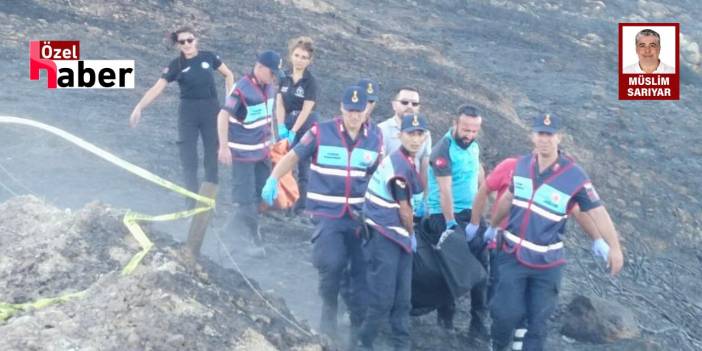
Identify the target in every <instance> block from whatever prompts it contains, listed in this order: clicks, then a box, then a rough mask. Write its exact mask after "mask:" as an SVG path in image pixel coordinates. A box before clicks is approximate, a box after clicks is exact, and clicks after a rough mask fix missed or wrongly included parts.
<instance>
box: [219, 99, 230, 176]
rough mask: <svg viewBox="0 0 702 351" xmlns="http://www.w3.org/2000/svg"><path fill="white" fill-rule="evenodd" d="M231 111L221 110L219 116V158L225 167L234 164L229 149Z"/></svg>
mask: <svg viewBox="0 0 702 351" xmlns="http://www.w3.org/2000/svg"><path fill="white" fill-rule="evenodd" d="M230 116H231V115H230V114H229V111H227V110H224V109H222V110H219V114H217V137H218V138H219V151H218V152H217V158H218V159H219V162H221V163H223V164H225V165H231V164H232V151H231V150H230V149H229V117H230Z"/></svg>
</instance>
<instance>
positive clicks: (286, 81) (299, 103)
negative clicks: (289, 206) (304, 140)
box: [276, 37, 317, 214]
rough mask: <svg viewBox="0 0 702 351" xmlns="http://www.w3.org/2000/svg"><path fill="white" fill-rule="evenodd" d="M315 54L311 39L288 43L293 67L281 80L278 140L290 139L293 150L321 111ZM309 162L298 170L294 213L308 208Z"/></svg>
mask: <svg viewBox="0 0 702 351" xmlns="http://www.w3.org/2000/svg"><path fill="white" fill-rule="evenodd" d="M313 53H314V48H313V42H312V39H310V38H309V37H298V38H293V39H292V40H290V42H289V43H288V55H289V60H290V63H291V64H292V67H291V69H290V70H287V71H286V72H285V77H284V78H283V79H281V80H280V88H279V90H278V95H277V98H276V119H277V121H278V138H280V139H283V138H287V139H288V145H289V147H290V148H292V147H293V145H295V144H296V143H297V142H298V141H299V140H300V138H301V137H302V136H303V135H304V134H305V133H306V132H307V130H309V129H310V127H311V126H312V124H313V123H315V122H317V112H315V111H313V109H314V106H315V104H316V102H317V80H316V79H315V78H314V76H313V75H312V72H310V70H309V69H308V67H309V65H310V63H312V54H313ZM309 168H310V164H309V162H300V163H299V164H298V168H297V185H298V188H299V190H300V198H299V199H298V200H297V203H295V207H294V212H295V213H296V214H299V213H300V212H302V211H303V210H304V209H305V200H306V198H307V181H308V179H309Z"/></svg>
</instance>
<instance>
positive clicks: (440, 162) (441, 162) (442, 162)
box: [434, 156, 448, 168]
mask: <svg viewBox="0 0 702 351" xmlns="http://www.w3.org/2000/svg"><path fill="white" fill-rule="evenodd" d="M434 165H436V167H437V168H446V166H448V160H446V158H444V157H443V156H439V157H437V158H436V160H434Z"/></svg>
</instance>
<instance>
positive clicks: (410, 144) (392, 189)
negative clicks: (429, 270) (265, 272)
mask: <svg viewBox="0 0 702 351" xmlns="http://www.w3.org/2000/svg"><path fill="white" fill-rule="evenodd" d="M427 133H428V130H427V122H426V118H424V116H421V115H418V114H415V115H406V116H404V117H403V118H402V124H401V133H400V140H401V141H402V145H401V146H400V148H399V149H397V150H395V151H394V152H392V153H391V154H390V155H389V156H387V157H385V158H384V159H383V161H382V162H381V163H380V166H379V167H378V169H377V170H376V171H375V173H373V177H372V178H371V180H370V182H369V183H368V190H367V191H366V200H365V203H364V205H363V212H364V215H365V222H366V225H367V226H368V231H369V239H368V242H367V243H366V245H365V246H364V251H365V253H366V257H367V258H368V267H367V270H368V273H367V277H368V278H367V280H368V292H369V299H368V312H367V313H366V318H365V320H364V321H363V326H362V327H361V332H360V337H359V338H360V341H361V347H362V349H372V348H373V340H374V339H375V337H376V335H377V334H378V331H379V328H380V324H381V322H382V321H383V319H385V318H387V317H388V316H389V317H390V326H391V329H392V336H391V339H392V343H393V347H394V349H395V350H409V349H410V334H409V328H410V325H409V324H410V323H409V317H410V310H411V309H412V302H411V295H412V291H411V290H412V289H411V288H412V252H413V251H415V250H416V245H417V242H416V238H415V237H414V229H413V227H414V222H413V211H412V204H411V199H412V195H414V194H419V193H421V192H422V190H423V189H422V183H421V181H420V179H419V173H418V172H417V167H416V165H415V164H414V156H415V155H416V153H417V152H418V151H419V150H421V148H422V145H423V144H424V140H425V139H426V137H427Z"/></svg>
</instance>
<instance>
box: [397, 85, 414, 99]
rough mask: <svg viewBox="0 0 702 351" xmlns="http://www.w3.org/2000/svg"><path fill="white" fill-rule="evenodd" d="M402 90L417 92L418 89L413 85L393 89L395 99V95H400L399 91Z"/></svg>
mask: <svg viewBox="0 0 702 351" xmlns="http://www.w3.org/2000/svg"><path fill="white" fill-rule="evenodd" d="M403 90H407V91H413V92H415V93H417V94H419V89H417V88H415V87H410V86H404V87H400V88H399V89H397V90H395V99H397V96H398V95H400V92H401V91H403Z"/></svg>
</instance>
